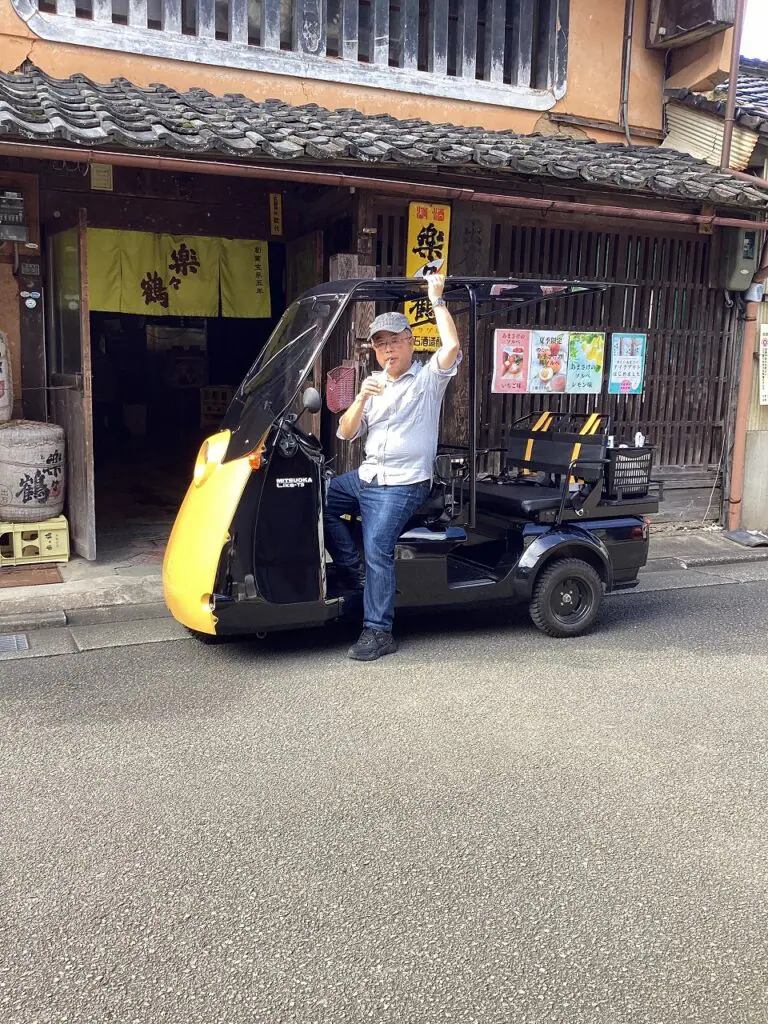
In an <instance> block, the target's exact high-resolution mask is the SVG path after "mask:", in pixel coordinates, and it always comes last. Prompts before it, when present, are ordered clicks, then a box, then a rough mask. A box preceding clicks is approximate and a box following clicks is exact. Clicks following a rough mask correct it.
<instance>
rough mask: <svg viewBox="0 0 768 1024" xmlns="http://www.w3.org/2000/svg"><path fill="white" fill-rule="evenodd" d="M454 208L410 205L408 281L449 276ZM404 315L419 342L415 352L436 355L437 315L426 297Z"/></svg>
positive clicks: (409, 304)
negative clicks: (431, 276)
mask: <svg viewBox="0 0 768 1024" xmlns="http://www.w3.org/2000/svg"><path fill="white" fill-rule="evenodd" d="M450 228H451V208H450V206H443V205H441V204H439V203H409V205H408V248H407V251H406V258H405V274H406V277H426V276H428V275H429V274H438V273H439V274H447V273H448V242H449V235H450ZM405 314H406V316H407V317H408V319H409V320H410V322H411V330H412V332H413V336H414V338H415V339H416V344H415V345H414V349H415V351H416V352H436V351H437V350H438V348H439V347H440V335H439V333H438V330H437V324H436V323H435V314H434V311H433V309H432V306H431V305H430V302H429V299H428V298H427V296H426V295H424V296H423V298H419V299H416V301H415V302H407V303H406V307H405Z"/></svg>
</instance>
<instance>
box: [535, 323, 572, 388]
mask: <svg viewBox="0 0 768 1024" xmlns="http://www.w3.org/2000/svg"><path fill="white" fill-rule="evenodd" d="M567 368H568V332H567V331H531V365H530V368H529V371H528V390H529V391H530V392H531V393H532V394H537V395H541V394H545V395H547V394H562V393H563V392H564V391H565V390H567V389H566V370H567Z"/></svg>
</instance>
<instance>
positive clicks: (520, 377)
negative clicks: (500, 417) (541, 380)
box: [491, 328, 531, 395]
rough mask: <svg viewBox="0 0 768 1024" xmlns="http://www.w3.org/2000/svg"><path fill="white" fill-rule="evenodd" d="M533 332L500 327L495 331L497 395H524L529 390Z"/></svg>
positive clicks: (494, 381)
mask: <svg viewBox="0 0 768 1024" xmlns="http://www.w3.org/2000/svg"><path fill="white" fill-rule="evenodd" d="M530 350H531V332H530V331H513V330H507V329H505V328H500V329H499V330H496V331H494V332H493V380H492V381H491V391H492V392H494V393H495V394H497V395H511V394H518V395H522V394H525V393H526V392H527V391H528V361H529V355H530Z"/></svg>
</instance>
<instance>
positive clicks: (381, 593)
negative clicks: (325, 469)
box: [323, 469, 429, 632]
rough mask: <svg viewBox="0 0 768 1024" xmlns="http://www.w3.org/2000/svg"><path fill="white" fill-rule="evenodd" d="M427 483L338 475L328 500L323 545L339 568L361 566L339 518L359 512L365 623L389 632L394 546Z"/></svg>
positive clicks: (421, 499) (422, 498) (422, 497)
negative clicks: (392, 482) (396, 483)
mask: <svg viewBox="0 0 768 1024" xmlns="http://www.w3.org/2000/svg"><path fill="white" fill-rule="evenodd" d="M428 494H429V481H428V480H424V481H422V482H421V483H418V484H403V485H400V486H395V487H390V486H381V487H380V486H379V484H378V481H377V480H374V481H373V482H372V483H370V484H367V483H365V482H364V481H363V480H361V479H360V475H359V473H358V472H357V470H356V469H355V470H353V471H352V472H351V473H342V475H341V476H336V477H334V478H333V479H332V480H331V482H330V484H329V485H328V494H327V496H326V501H325V514H324V516H323V520H324V524H325V546H326V547H327V548H328V551H329V552H330V554H331V557H332V558H333V560H334V562H335V563H336V565H338V566H343V567H348V568H351V567H353V566H357V565H359V564H360V556H359V555H358V552H357V548H356V547H355V542H354V540H353V539H352V532H351V530H350V528H349V526H348V525H347V523H345V522H343V521H342V519H341V518H340V517H341V516H343V515H353V516H355V515H358V514H359V515H361V516H362V520H363V547H364V549H365V593H364V595H363V615H364V622H363V625H364V626H367V627H368V628H369V629H377V630H382V631H384V632H388V631H390V630H391V629H392V622H393V620H394V616H395V544H396V543H397V538H398V537H399V536H400V534H401V533H402V532H403V527H404V526H405V524H406V523H407V522H408V520H409V519H410V518H411V516H412V515H413V513H414V512H415V511H416V509H417V508H418V507H419V505H421V504H422V503H423V502H424V501H426V499H427V495H428Z"/></svg>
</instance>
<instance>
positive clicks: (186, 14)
mask: <svg viewBox="0 0 768 1024" xmlns="http://www.w3.org/2000/svg"><path fill="white" fill-rule="evenodd" d="M12 3H13V5H14V7H15V8H16V9H17V11H18V13H19V14H20V15H21V16H22V17H23V18H24V19H25V20H26V21H27V23H28V25H29V27H30V28H31V29H32V31H34V32H36V33H37V34H38V35H40V36H42V37H43V38H49V39H57V40H60V41H66V42H69V43H82V44H83V45H86V46H96V47H101V48H107V49H114V50H124V51H128V52H138V53H147V54H152V55H156V56H159V57H169V58H172V59H182V60H191V61H196V62H200V61H202V62H204V63H210V64H219V65H224V66H229V67H242V68H244V69H251V70H259V71H268V72H272V73H275V74H283V75H292V76H300V77H303V78H314V79H318V80H326V81H338V82H348V83H353V84H360V85H367V86H371V87H374V88H375V87H378V88H387V89H394V90H400V91H407V92H415V93H423V94H428V95H436V96H448V97H453V98H456V99H466V100H471V101H475V102H492V103H504V104H506V105H512V106H522V107H529V108H533V109H546V108H548V107H550V106H552V105H553V104H554V103H555V102H556V100H557V99H558V98H559V97H560V96H561V95H562V94H563V92H564V90H565V71H566V60H567V49H568V0H399V2H397V3H391V2H389V0H12ZM87 70H88V69H87V67H84V68H83V71H84V72H85V73H87Z"/></svg>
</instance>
